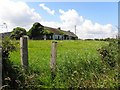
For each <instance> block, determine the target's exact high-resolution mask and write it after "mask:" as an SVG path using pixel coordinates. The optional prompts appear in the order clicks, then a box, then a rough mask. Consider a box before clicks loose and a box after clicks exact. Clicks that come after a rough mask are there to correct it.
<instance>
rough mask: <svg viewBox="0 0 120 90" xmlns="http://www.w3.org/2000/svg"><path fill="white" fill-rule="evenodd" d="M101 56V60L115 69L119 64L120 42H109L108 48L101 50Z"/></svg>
mask: <svg viewBox="0 0 120 90" xmlns="http://www.w3.org/2000/svg"><path fill="white" fill-rule="evenodd" d="M98 51H99V54H100V56H101V60H102V61H103V62H104V63H106V64H107V65H109V66H110V67H112V68H113V67H115V66H116V65H117V63H118V51H119V50H118V41H117V40H112V41H110V42H109V45H108V46H104V47H102V48H100V49H99V50H98Z"/></svg>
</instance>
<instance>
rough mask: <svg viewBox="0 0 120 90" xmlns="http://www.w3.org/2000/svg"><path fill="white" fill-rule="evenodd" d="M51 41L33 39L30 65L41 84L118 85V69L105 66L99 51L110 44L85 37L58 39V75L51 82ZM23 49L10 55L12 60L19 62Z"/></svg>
mask: <svg viewBox="0 0 120 90" xmlns="http://www.w3.org/2000/svg"><path fill="white" fill-rule="evenodd" d="M18 42H19V41H18ZM51 42H52V41H49V40H48V41H41V40H29V45H28V47H29V48H28V50H29V68H30V70H31V72H32V73H34V74H37V77H36V79H35V80H36V81H37V85H40V86H41V87H44V88H45V87H46V88H50V87H51V88H52V87H55V88H65V87H66V88H74V87H77V88H83V87H92V88H103V87H107V88H108V87H114V86H115V85H116V84H117V82H116V81H115V79H113V78H114V75H113V74H112V73H114V72H111V70H108V69H109V68H106V67H105V65H104V64H103V63H102V62H101V60H100V56H99V53H98V51H97V49H98V48H101V47H102V46H106V45H108V42H104V41H82V40H78V41H74V40H71V41H70V40H69V41H57V42H58V46H57V75H56V77H55V79H54V81H52V82H51V73H50V51H51ZM18 46H19V45H18ZM19 49H20V48H18V50H17V51H15V52H12V53H11V54H10V60H11V61H12V62H14V64H18V65H19V64H20V50H19Z"/></svg>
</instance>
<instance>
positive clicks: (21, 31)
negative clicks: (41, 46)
mask: <svg viewBox="0 0 120 90" xmlns="http://www.w3.org/2000/svg"><path fill="white" fill-rule="evenodd" d="M26 34H27V32H26V30H25V29H24V28H21V27H16V28H14V29H13V31H12V33H11V35H10V37H11V38H12V39H13V38H15V39H20V37H22V36H23V35H26Z"/></svg>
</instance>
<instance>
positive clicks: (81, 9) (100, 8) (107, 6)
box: [27, 2, 118, 26]
mask: <svg viewBox="0 0 120 90" xmlns="http://www.w3.org/2000/svg"><path fill="white" fill-rule="evenodd" d="M41 3H44V4H45V6H47V7H49V8H50V9H52V10H55V15H49V14H48V13H47V12H46V11H45V10H43V9H42V8H41V7H40V6H39V4H41ZM27 4H28V5H29V6H30V7H31V8H34V9H35V11H36V12H38V13H39V14H40V15H41V16H42V18H43V19H44V20H48V21H58V22H60V18H59V15H60V13H59V9H62V10H64V11H67V10H69V9H75V10H76V11H77V12H78V13H79V15H81V16H83V17H84V18H86V19H89V20H92V21H93V22H98V23H101V24H108V23H109V24H112V25H113V26H116V25H117V24H118V22H117V21H118V6H117V4H118V3H117V2H27Z"/></svg>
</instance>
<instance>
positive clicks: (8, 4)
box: [0, 0, 118, 39]
mask: <svg viewBox="0 0 120 90" xmlns="http://www.w3.org/2000/svg"><path fill="white" fill-rule="evenodd" d="M0 4H1V5H0V32H2V31H3V32H5V31H6V30H7V29H5V28H2V26H1V25H3V23H6V24H7V27H8V31H12V30H13V28H15V27H17V26H20V27H23V28H25V29H26V30H29V29H30V28H31V26H32V25H33V23H35V22H40V23H41V24H42V25H44V26H49V27H53V28H58V27H61V29H63V30H66V31H68V30H70V31H72V32H75V25H76V29H77V36H78V37H79V38H82V39H85V38H106V37H113V36H115V35H117V33H118V32H117V31H118V30H116V29H115V28H114V27H113V26H112V25H111V24H105V25H102V24H100V23H98V22H92V21H91V20H88V19H86V18H84V17H83V16H81V15H80V14H79V13H78V12H77V11H76V10H74V9H69V10H67V11H64V10H62V9H59V13H60V16H59V19H60V22H57V21H56V22H55V21H44V19H43V18H42V17H41V15H40V14H39V13H37V12H35V10H34V8H30V7H29V6H28V5H27V4H26V3H25V2H20V1H19V2H18V1H17V2H13V1H10V0H0ZM40 6H42V7H46V6H45V5H44V4H40ZM46 10H47V11H48V12H51V11H52V13H53V14H54V13H55V11H54V10H50V9H46ZM3 27H5V26H3ZM1 30H2V31H1Z"/></svg>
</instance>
